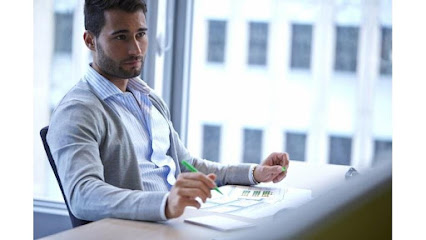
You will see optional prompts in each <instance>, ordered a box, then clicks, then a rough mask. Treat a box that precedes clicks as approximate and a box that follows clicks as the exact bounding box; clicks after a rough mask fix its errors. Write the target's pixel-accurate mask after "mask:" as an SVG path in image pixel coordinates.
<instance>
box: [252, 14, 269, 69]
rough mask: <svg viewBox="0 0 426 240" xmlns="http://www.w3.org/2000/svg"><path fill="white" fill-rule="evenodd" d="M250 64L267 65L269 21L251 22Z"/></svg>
mask: <svg viewBox="0 0 426 240" xmlns="http://www.w3.org/2000/svg"><path fill="white" fill-rule="evenodd" d="M249 27H250V33H249V49H248V64H249V65H259V66H265V65H266V57H267V54H266V53H267V49H268V23H263V22H250V24H249Z"/></svg>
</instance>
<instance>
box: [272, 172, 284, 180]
mask: <svg viewBox="0 0 426 240" xmlns="http://www.w3.org/2000/svg"><path fill="white" fill-rule="evenodd" d="M286 176H287V171H284V172H281V173H280V174H278V176H276V177H275V178H274V179H273V180H272V182H273V183H277V182H281V181H282V180H283V179H284V178H285V177H286Z"/></svg>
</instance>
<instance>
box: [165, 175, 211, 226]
mask: <svg viewBox="0 0 426 240" xmlns="http://www.w3.org/2000/svg"><path fill="white" fill-rule="evenodd" d="M215 179H216V175H215V174H213V173H210V174H209V175H204V174H202V173H199V172H196V173H194V172H191V173H181V174H179V176H178V178H177V179H176V183H175V185H174V186H173V187H172V189H171V190H170V194H169V196H168V198H167V202H166V211H165V213H166V217H167V219H170V218H177V217H179V216H180V215H182V214H183V211H184V210H185V207H187V206H192V207H196V208H200V207H201V205H200V203H199V202H198V201H197V200H195V199H196V198H197V197H199V198H201V200H202V201H203V202H206V199H207V198H211V197H212V195H211V193H210V190H211V189H212V188H214V187H216V184H215V183H214V180H215Z"/></svg>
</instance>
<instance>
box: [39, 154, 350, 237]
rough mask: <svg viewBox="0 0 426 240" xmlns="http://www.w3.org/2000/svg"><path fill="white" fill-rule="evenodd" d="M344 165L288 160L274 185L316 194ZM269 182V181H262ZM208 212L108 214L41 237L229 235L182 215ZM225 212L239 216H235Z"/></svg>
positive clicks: (326, 187)
mask: <svg viewBox="0 0 426 240" xmlns="http://www.w3.org/2000/svg"><path fill="white" fill-rule="evenodd" d="M348 169H349V167H348V166H338V165H311V164H307V163H303V162H291V165H290V168H289V172H288V174H287V177H286V178H285V179H284V180H283V181H282V182H280V183H278V184H274V186H275V187H294V188H305V189H311V190H312V196H313V197H317V196H318V195H320V194H321V193H323V192H326V191H327V190H330V189H331V188H333V187H334V186H336V185H337V184H339V183H341V182H342V181H344V179H345V177H344V176H345V173H346V172H347V170H348ZM270 184H272V183H269V184H265V185H266V186H267V185H270ZM209 214H217V215H221V214H220V213H210V212H205V211H199V210H196V209H190V208H187V209H186V210H185V213H184V214H183V215H182V216H181V217H179V218H177V219H173V220H169V221H167V222H163V223H152V222H142V221H130V220H121V219H110V218H108V219H103V220H100V221H97V222H93V223H90V224H87V225H84V226H80V227H78V228H74V229H71V230H68V231H64V232H61V233H58V234H54V235H51V236H48V237H46V238H43V239H64V240H67V239H73V240H74V239H120V240H126V239H213V238H221V237H226V236H227V235H229V233H227V232H221V231H217V230H212V229H209V228H205V227H201V226H196V225H192V224H189V223H185V222H184V219H186V218H188V217H195V216H204V215H209ZM227 216H228V217H231V218H235V219H241V218H239V217H236V216H229V215H227ZM244 220H245V221H248V222H253V223H256V222H258V221H271V218H264V219H257V220H247V219H244ZM237 231H244V230H237ZM234 233H235V232H234Z"/></svg>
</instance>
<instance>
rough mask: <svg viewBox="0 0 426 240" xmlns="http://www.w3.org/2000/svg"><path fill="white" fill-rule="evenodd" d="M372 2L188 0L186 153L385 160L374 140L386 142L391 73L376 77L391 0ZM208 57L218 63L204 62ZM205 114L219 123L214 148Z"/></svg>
mask: <svg viewBox="0 0 426 240" xmlns="http://www.w3.org/2000/svg"><path fill="white" fill-rule="evenodd" d="M379 2H380V4H371V3H370V2H369V1H357V0H347V1H293V0H266V1H261V2H259V1H244V2H239V1H222V2H221V4H220V5H219V4H217V3H216V2H215V1H209V0H197V1H194V5H193V18H192V38H191V43H192V45H191V46H192V48H191V65H190V73H189V79H188V81H189V83H190V84H189V88H188V93H189V96H188V105H187V106H188V108H187V111H188V115H187V119H188V121H187V123H188V125H187V132H186V136H187V138H186V142H187V146H188V149H189V150H190V151H191V153H193V154H194V155H204V156H208V154H206V153H205V149H217V148H218V147H217V146H219V145H220V154H219V155H220V157H219V161H220V162H224V163H240V162H249V163H259V162H260V161H262V160H263V159H265V158H266V157H267V156H268V155H269V154H270V153H271V152H276V151H287V152H288V153H289V154H290V159H292V160H300V161H304V162H306V163H308V164H309V163H319V164H339V165H351V166H354V167H355V168H361V167H370V166H373V165H374V162H375V161H376V160H375V159H378V158H380V159H389V157H388V156H389V155H386V154H388V153H389V152H390V150H389V149H390V147H388V145H386V144H385V145H383V144H381V143H378V142H375V139H386V140H389V141H392V124H391V121H392V117H391V116H392V104H391V102H392V99H391V96H392V95H391V92H392V81H380V79H381V78H383V76H385V77H386V78H391V77H392V75H389V74H385V73H384V72H386V71H389V69H390V68H389V67H384V65H386V63H385V62H386V61H388V60H391V55H390V52H391V44H390V43H391V40H392V34H391V29H392V15H391V12H392V11H391V0H379ZM366 9H368V10H367V11H366ZM377 16H380V17H377ZM218 19H219V20H218ZM220 19H226V22H225V23H224V22H222V21H223V20H220ZM206 23H208V24H206ZM381 26H386V27H381ZM213 29H216V30H213ZM381 29H382V30H381ZM213 32H215V33H213ZM224 32H226V33H225V34H224ZM206 33H207V34H206ZM212 34H215V36H212ZM216 43H217V46H220V47H217V50H215V52H214V53H213V52H212V51H213V50H212V49H213V47H212V46H214V45H215V44H216ZM222 43H223V44H222ZM215 54H217V56H216V57H212V56H213V55H215ZM222 56H223V58H222ZM213 58H215V59H218V61H220V63H221V64H220V66H217V65H216V64H210V63H211V62H212V61H210V60H208V61H206V59H213ZM222 59H224V60H223V61H222ZM372 62H373V63H374V62H376V63H377V65H374V64H373V65H372V64H371V63H372ZM381 62H382V63H381ZM379 63H380V65H383V67H381V68H382V69H387V70H380V71H379ZM265 66H267V67H265ZM298 70H302V71H298ZM306 70H308V71H306ZM372 106H374V107H372ZM209 122H210V123H215V122H216V123H221V128H220V140H218V141H220V144H219V143H217V144H216V145H214V146H215V147H207V145H209V146H210V144H211V143H209V144H207V142H208V141H209V140H208V139H206V138H205V135H206V133H208V132H209V131H211V132H214V131H216V132H217V131H218V130H217V129H216V130H212V129H210V130H209V129H207V127H204V124H205V123H209ZM211 134H212V133H211ZM330 134H332V135H331V136H330ZM213 135H214V134H213ZM213 135H212V136H213ZM211 139H213V137H211ZM211 146H213V144H211ZM373 149H376V150H373ZM381 149H383V150H381ZM380 152H382V153H380ZM383 152H384V153H383ZM385 153H386V154H385ZM379 156H384V157H379ZM210 158H212V160H215V161H216V158H217V156H215V155H211V156H210ZM377 161H379V160H377Z"/></svg>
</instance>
